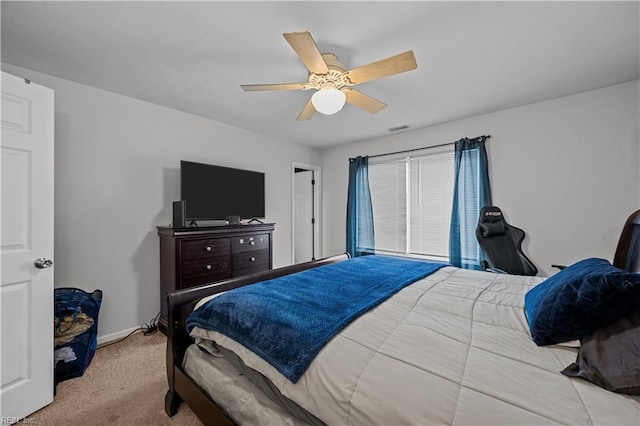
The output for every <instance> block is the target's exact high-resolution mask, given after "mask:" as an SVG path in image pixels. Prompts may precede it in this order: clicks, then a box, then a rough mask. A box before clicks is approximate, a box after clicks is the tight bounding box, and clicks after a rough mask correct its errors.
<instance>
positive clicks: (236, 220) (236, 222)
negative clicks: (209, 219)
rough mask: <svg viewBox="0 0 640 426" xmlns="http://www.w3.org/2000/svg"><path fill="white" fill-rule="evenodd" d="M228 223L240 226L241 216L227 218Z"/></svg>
mask: <svg viewBox="0 0 640 426" xmlns="http://www.w3.org/2000/svg"><path fill="white" fill-rule="evenodd" d="M227 223H228V224H229V225H240V223H241V222H240V216H227Z"/></svg>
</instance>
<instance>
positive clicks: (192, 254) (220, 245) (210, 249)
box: [180, 238, 230, 262]
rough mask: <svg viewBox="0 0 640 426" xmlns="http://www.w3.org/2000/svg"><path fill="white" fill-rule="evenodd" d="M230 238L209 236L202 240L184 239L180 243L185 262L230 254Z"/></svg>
mask: <svg viewBox="0 0 640 426" xmlns="http://www.w3.org/2000/svg"><path fill="white" fill-rule="evenodd" d="M229 246H230V241H229V238H207V239H202V240H184V241H182V242H181V244H180V253H181V256H182V261H183V262H190V261H193V260H200V259H210V258H211V257H213V256H219V255H227V254H229Z"/></svg>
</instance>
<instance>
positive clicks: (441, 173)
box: [369, 148, 454, 260]
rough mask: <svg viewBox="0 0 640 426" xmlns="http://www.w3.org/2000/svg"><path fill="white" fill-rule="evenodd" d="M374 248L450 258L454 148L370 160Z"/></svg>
mask: <svg viewBox="0 0 640 426" xmlns="http://www.w3.org/2000/svg"><path fill="white" fill-rule="evenodd" d="M369 186H370V188H371V203H372V205H373V220H374V227H375V242H376V252H377V253H387V254H396V255H397V254H401V255H406V256H419V257H425V258H429V259H436V260H448V259H449V227H450V223H451V206H452V203H453V186H454V151H453V149H451V148H448V149H446V150H444V151H443V150H442V149H440V150H438V151H434V152H432V153H430V154H428V155H422V156H417V157H406V158H402V159H397V158H396V159H392V160H383V161H379V162H370V164H369Z"/></svg>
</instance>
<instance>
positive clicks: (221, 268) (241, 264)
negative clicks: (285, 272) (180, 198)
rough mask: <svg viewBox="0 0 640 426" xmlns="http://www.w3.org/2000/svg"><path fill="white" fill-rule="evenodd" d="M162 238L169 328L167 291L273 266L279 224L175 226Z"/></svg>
mask: <svg viewBox="0 0 640 426" xmlns="http://www.w3.org/2000/svg"><path fill="white" fill-rule="evenodd" d="M157 228H158V236H159V237H160V320H159V324H160V329H161V330H162V331H164V330H166V328H167V299H166V293H167V291H174V290H181V289H184V288H189V287H194V286H197V285H201V284H207V283H211V282H215V281H220V280H225V279H227V278H232V277H238V276H241V275H246V274H250V273H253V272H260V271H266V270H268V269H271V268H272V266H273V253H272V252H273V250H272V246H273V244H272V239H273V230H274V228H275V224H273V223H264V224H259V225H258V224H257V225H235V226H216V227H207V228H204V227H200V228H171V227H168V226H158V227H157Z"/></svg>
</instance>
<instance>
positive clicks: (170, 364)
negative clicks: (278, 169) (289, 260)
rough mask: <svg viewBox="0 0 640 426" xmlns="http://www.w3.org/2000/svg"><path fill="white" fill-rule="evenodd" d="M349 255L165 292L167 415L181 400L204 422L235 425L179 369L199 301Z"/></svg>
mask: <svg viewBox="0 0 640 426" xmlns="http://www.w3.org/2000/svg"><path fill="white" fill-rule="evenodd" d="M348 258H349V255H348V254H341V255H338V256H332V257H327V258H325V259H321V260H316V261H312V262H305V263H300V264H297V265H291V266H285V267H283V268H278V269H272V270H269V271H265V272H259V273H255V274H251V275H245V276H242V277H238V278H232V279H229V280H225V281H220V282H217V283H213V284H207V285H203V286H199V287H193V288H189V289H185V290H179V291H173V292H167V310H168V326H167V379H168V381H169V390H168V391H167V394H166V396H165V401H164V403H165V411H166V412H167V414H168V415H169V416H170V417H171V416H173V415H174V414H176V412H177V411H178V407H179V405H180V403H182V402H183V401H184V402H186V403H187V404H188V405H189V407H190V408H191V410H193V412H194V413H195V414H196V416H198V418H199V419H200V420H201V421H202V423H204V424H205V425H235V424H236V423H235V421H234V420H233V419H232V418H231V417H230V416H229V415H228V414H227V413H226V412H225V411H224V409H222V407H220V406H219V405H218V404H217V403H216V402H215V401H213V400H212V399H211V398H210V397H209V396H208V395H207V393H206V392H205V391H204V390H203V389H202V388H201V387H200V386H198V384H196V382H194V381H193V380H192V379H191V378H190V377H189V376H188V375H187V374H186V373H185V372H184V370H183V369H182V361H183V358H184V353H185V351H186V350H187V348H188V347H189V345H191V344H192V343H193V339H192V338H191V337H189V335H188V333H187V329H186V322H187V317H188V316H189V314H190V313H191V312H192V311H193V308H194V307H195V305H196V303H197V302H198V300H200V299H202V298H203V297H206V296H210V295H212V294H216V293H220V292H223V291H227V290H231V289H233V288H238V287H243V286H245V285H249V284H254V283H257V282H260V281H264V280H269V279H272V278H277V277H281V276H284V275H289V274H294V273H296V272H301V271H305V270H307V269H311V268H316V267H318V266H322V265H328V264H330V263H336V262H341V261H343V260H346V259H348Z"/></svg>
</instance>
